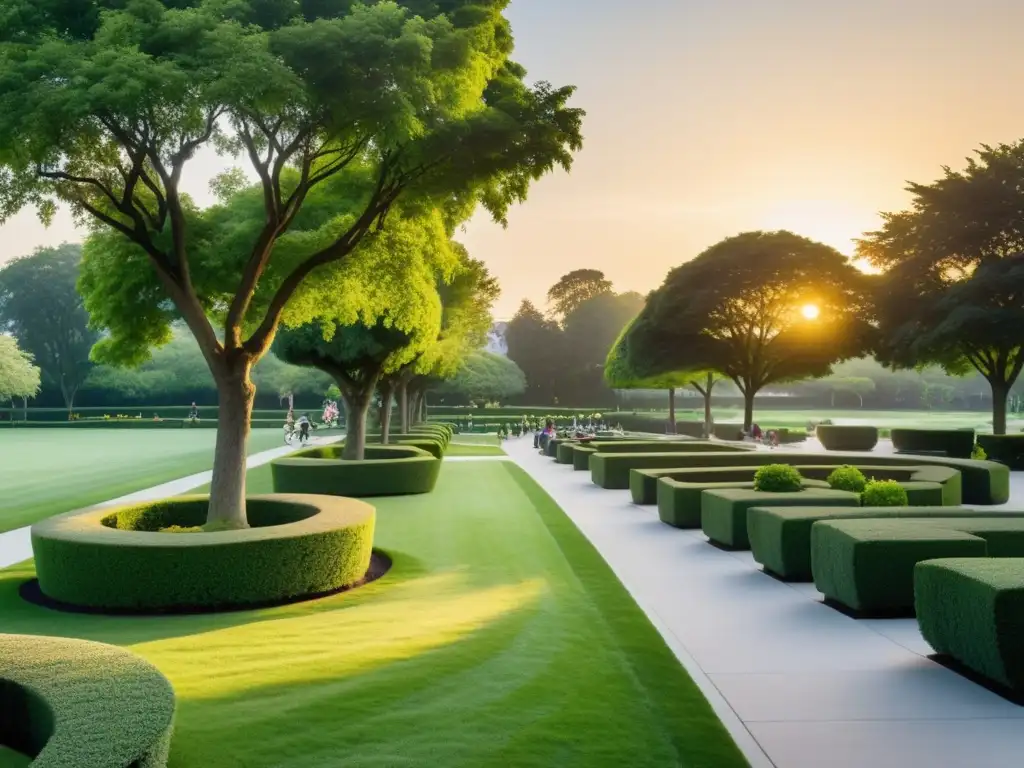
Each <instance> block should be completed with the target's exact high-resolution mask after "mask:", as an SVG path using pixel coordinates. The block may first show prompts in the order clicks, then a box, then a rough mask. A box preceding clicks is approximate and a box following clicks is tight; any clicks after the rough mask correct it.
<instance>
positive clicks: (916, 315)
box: [858, 142, 1024, 434]
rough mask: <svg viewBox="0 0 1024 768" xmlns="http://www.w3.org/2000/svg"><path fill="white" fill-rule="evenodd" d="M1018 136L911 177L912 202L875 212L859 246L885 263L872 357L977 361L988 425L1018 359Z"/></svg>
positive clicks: (1002, 410)
mask: <svg viewBox="0 0 1024 768" xmlns="http://www.w3.org/2000/svg"><path fill="white" fill-rule="evenodd" d="M1022 188H1024V142H1019V143H1017V144H1013V145H999V146H996V147H989V146H984V147H982V148H981V149H980V150H979V151H978V152H977V157H974V158H970V159H968V161H967V164H966V167H965V169H964V170H962V171H954V170H952V169H950V168H948V167H947V168H944V169H943V175H942V177H941V178H940V179H938V180H937V181H935V182H933V183H932V184H929V185H922V184H911V185H910V186H909V187H908V191H909V192H910V193H911V194H912V195H913V199H912V204H911V207H910V208H909V209H908V210H905V211H901V212H898V213H889V214H884V215H883V226H882V228H881V229H879V230H878V231H875V232H869V233H867V234H866V235H865V236H864V238H863V240H861V241H860V242H859V243H858V253H859V255H861V256H862V257H864V258H866V259H867V260H869V261H870V262H871V263H872V264H873V265H874V266H876V267H878V268H880V269H882V270H884V275H883V278H882V280H881V285H880V287H879V289H878V292H877V301H876V305H877V316H878V322H879V331H880V333H879V336H880V340H879V345H878V359H879V360H880V361H882V362H883V363H885V364H886V365H889V366H891V367H893V368H916V367H920V366H922V365H927V364H937V365H940V366H942V368H943V369H945V370H946V371H947V372H949V373H952V374H955V375H961V374H964V373H966V372H968V371H970V370H972V369H974V370H977V371H978V372H979V373H981V374H982V376H984V377H985V379H986V380H987V381H988V383H989V385H990V386H991V388H992V400H993V430H994V431H995V432H996V433H997V434H1002V433H1003V432H1005V430H1006V400H1007V395H1008V394H1009V392H1010V389H1011V388H1012V386H1013V384H1014V382H1015V381H1016V380H1017V378H1018V377H1019V375H1020V373H1021V369H1022V367H1024V330H1022V328H1024V325H1022V322H1024V308H1022V306H1024V305H1022V297H1024V269H1022V263H1024V261H1022V259H1024V256H1022V255H1021V254H1022V253H1024V220H1022V219H1021V217H1020V190H1021V189H1022Z"/></svg>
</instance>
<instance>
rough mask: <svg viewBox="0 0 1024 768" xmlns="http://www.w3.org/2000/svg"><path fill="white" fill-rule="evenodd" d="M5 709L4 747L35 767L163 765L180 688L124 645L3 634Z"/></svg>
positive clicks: (0, 699) (0, 686)
mask: <svg viewBox="0 0 1024 768" xmlns="http://www.w3.org/2000/svg"><path fill="white" fill-rule="evenodd" d="M0 712H2V713H3V721H2V722H0V743H2V744H5V745H7V746H10V747H11V748H13V749H16V750H17V751H18V752H21V753H22V754H25V755H28V756H29V757H33V758H35V759H34V760H33V761H32V766H33V768H68V767H69V766H82V767H83V768H85V766H89V767H90V768H115V766H133V767H134V768H163V767H164V766H166V765H167V756H168V751H169V749H170V742H171V731H172V729H173V724H174V691H173V689H172V688H171V684H170V683H169V682H168V681H167V678H165V677H164V676H163V675H162V674H160V672H159V671H158V670H157V669H156V667H154V666H153V665H151V664H150V663H149V662H147V661H144V660H143V659H141V658H139V657H138V656H136V655H135V654H133V653H130V652H129V651H126V650H124V649H123V648H118V647H116V646H112V645H105V644H102V643H94V642H89V641H86V640H75V639H69V638H64V637H41V636H29V635H4V634H0Z"/></svg>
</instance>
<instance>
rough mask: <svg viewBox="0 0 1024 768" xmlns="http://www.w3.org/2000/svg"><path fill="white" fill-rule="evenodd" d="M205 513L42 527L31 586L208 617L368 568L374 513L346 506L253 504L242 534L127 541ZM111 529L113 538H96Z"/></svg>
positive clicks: (79, 599) (157, 506) (97, 603)
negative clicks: (139, 533)
mask: <svg viewBox="0 0 1024 768" xmlns="http://www.w3.org/2000/svg"><path fill="white" fill-rule="evenodd" d="M208 506H209V500H208V499H207V498H205V497H203V498H200V497H187V496H186V497H179V498H176V499H169V500H164V501H159V502H155V503H153V504H144V505H139V506H136V507H129V508H124V509H120V510H115V511H113V512H110V511H103V510H101V511H98V512H86V513H83V514H81V515H77V516H76V517H75V518H74V519H73V521H72V522H70V523H68V522H67V521H64V522H62V523H59V524H58V523H56V522H53V523H51V522H49V521H44V522H43V523H40V524H38V525H37V527H36V529H35V530H36V535H35V537H34V540H33V550H34V553H35V562H36V569H37V572H38V576H39V586H40V588H41V589H42V591H43V593H44V594H46V595H47V596H49V597H52V598H53V599H55V600H60V601H62V602H66V603H71V604H73V605H80V606H90V607H97V608H107V609H129V610H142V611H174V610H182V609H186V610H187V609H190V608H202V609H215V608H223V607H227V606H242V605H258V604H266V603H274V602H282V601H287V600H291V599H295V598H299V597H302V596H306V595H315V594H320V593H324V592H330V591H333V590H336V589H340V588H341V587H344V586H348V585H351V584H355V583H357V582H358V581H360V580H361V579H362V578H363V576H364V575H365V574H366V570H367V568H368V567H369V564H370V553H371V550H372V548H373V528H374V519H375V515H374V510H373V508H372V507H370V506H368V505H366V504H362V503H360V502H357V501H354V500H351V499H348V500H346V499H315V500H306V501H304V502H303V503H301V504H299V503H294V502H285V501H281V500H278V499H274V498H273V497H254V498H252V499H250V500H249V505H248V513H249V522H250V524H251V525H252V528H251V529H247V530H233V531H231V530H227V531H220V532H217V533H212V532H204V533H197V534H194V535H190V536H184V537H182V539H181V541H180V543H179V544H173V543H172V542H174V541H176V539H175V537H172V536H167V537H160V542H159V544H155V543H154V541H153V539H152V537H145V536H133V535H131V532H132V531H159V530H161V529H164V528H168V527H171V526H181V527H183V528H189V527H192V526H195V525H198V524H201V523H202V522H203V521H204V520H205V518H206V509H207V507H208ZM112 526H116V527H117V528H118V529H119V530H118V531H117V532H116V533H115V532H113V531H106V529H107V528H110V527H112ZM72 529H73V530H72ZM103 531H106V535H99V534H100V533H102V532H103ZM278 532H279V533H278ZM183 571H185V572H187V573H188V574H189V577H188V578H187V579H183V578H181V577H180V574H181V573H182V572H183Z"/></svg>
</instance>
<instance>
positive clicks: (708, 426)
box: [704, 373, 715, 437]
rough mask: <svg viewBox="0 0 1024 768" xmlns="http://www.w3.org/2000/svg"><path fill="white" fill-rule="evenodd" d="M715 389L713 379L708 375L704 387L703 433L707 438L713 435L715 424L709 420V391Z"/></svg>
mask: <svg viewBox="0 0 1024 768" xmlns="http://www.w3.org/2000/svg"><path fill="white" fill-rule="evenodd" d="M714 388H715V377H714V376H713V375H712V374H710V373H709V374H708V382H707V385H706V386H705V387H704V431H705V432H707V436H708V437H711V436H712V435H713V434H715V424H714V422H713V421H712V419H711V391H712V390H713V389H714Z"/></svg>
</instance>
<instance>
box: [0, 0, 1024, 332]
mask: <svg viewBox="0 0 1024 768" xmlns="http://www.w3.org/2000/svg"><path fill="white" fill-rule="evenodd" d="M843 5H844V6H845V7H834V6H832V7H828V6H826V5H824V4H820V3H816V2H812V1H811V0H780V2H777V3H773V4H765V3H758V2H755V0H718V1H717V2H713V3H712V2H679V1H676V0H646V2H637V3H632V4H630V5H629V6H623V5H622V4H620V3H613V2H610V1H607V0H590V1H589V2H586V1H585V0H559V2H558V3H557V4H554V3H541V2H537V0H513V3H512V5H511V8H510V10H509V16H510V18H511V20H512V24H513V29H514V31H515V35H516V41H517V54H516V58H517V59H518V60H519V61H520V62H521V63H523V64H524V65H525V66H526V67H527V68H528V69H529V71H530V75H531V77H532V78H534V79H544V80H550V81H551V82H553V83H555V84H557V85H562V84H566V83H572V84H575V85H577V86H578V87H579V92H578V94H577V97H576V101H575V103H576V105H578V106H580V107H583V108H584V109H586V110H587V112H588V117H587V120H586V123H585V125H584V132H585V135H586V146H585V149H584V150H583V152H582V153H580V155H579V156H578V158H577V161H576V165H575V167H574V169H573V172H572V174H571V175H566V174H564V173H561V172H558V173H555V174H553V175H551V176H549V177H547V178H545V179H544V180H542V181H541V182H539V183H537V184H536V185H535V186H534V188H533V190H532V192H531V195H530V199H529V201H528V202H527V203H526V204H525V205H522V206H519V207H517V208H515V209H514V210H513V211H512V213H511V215H510V217H509V228H508V229H507V230H502V229H501V227H499V226H497V225H495V224H493V223H492V222H490V221H489V220H487V218H486V217H484V216H478V217H477V218H476V219H474V220H473V221H472V222H470V224H469V225H468V226H467V228H466V231H465V232H463V233H460V234H459V239H461V240H462V241H463V242H465V243H466V245H467V246H468V247H469V249H470V252H471V253H472V254H473V255H474V256H475V257H477V258H480V259H483V260H484V261H485V262H486V263H487V264H488V266H489V267H490V269H491V271H492V273H493V274H495V275H496V276H497V277H498V279H499V280H500V282H501V286H502V289H503V293H502V297H501V300H500V302H499V304H498V306H497V307H496V311H495V316H496V317H497V318H500V319H507V318H508V317H510V316H511V314H512V313H513V312H514V311H515V309H516V307H517V306H518V305H519V303H520V301H521V300H522V299H523V298H529V299H531V300H533V301H534V303H536V304H538V305H543V303H544V294H545V293H546V291H547V288H548V287H549V286H550V285H551V284H552V283H554V282H555V281H556V280H557V279H558V278H559V277H560V276H561V275H562V274H564V273H566V272H568V271H570V270H572V269H577V268H581V267H590V268H595V269H600V270H603V271H604V272H605V273H606V274H607V276H608V277H609V279H611V280H612V281H613V282H614V284H615V286H616V288H617V289H618V290H621V291H626V290H636V291H641V292H646V291H648V290H650V289H651V288H653V287H656V286H657V285H659V284H660V283H661V281H662V279H663V277H664V275H665V273H666V272H667V270H668V269H669V268H671V267H673V266H675V265H677V264H679V263H681V262H682V261H685V260H687V259H689V258H692V257H693V256H695V255H696V254H697V253H699V252H700V251H701V250H703V249H704V248H706V247H707V246H709V245H711V244H713V243H714V242H716V241H718V240H720V239H721V238H723V237H727V236H729V235H732V234H735V233H737V232H740V231H744V230H752V229H791V230H793V231H794V232H797V233H799V234H802V235H805V236H808V237H811V238H814V239H818V240H821V241H823V242H826V243H828V244H830V245H833V246H835V247H837V248H839V249H840V250H842V251H843V252H846V253H850V252H851V251H852V243H851V240H852V238H854V237H856V236H858V235H859V234H860V233H862V232H863V231H865V230H868V229H871V228H873V227H875V226H876V225H877V223H878V217H877V213H878V211H882V210H893V209H899V208H902V207H903V206H904V205H905V204H906V203H907V200H908V197H907V194H906V193H905V191H904V186H905V183H906V181H908V180H914V181H921V182H927V181H931V180H933V179H935V178H936V177H937V176H938V175H939V174H940V173H941V167H942V166H943V165H950V166H953V167H954V168H956V167H960V166H961V165H962V164H963V162H964V158H965V157H966V156H967V155H969V154H970V153H971V152H972V151H973V150H974V149H976V148H977V147H978V146H979V145H981V144H996V143H1000V142H1012V141H1016V140H1017V139H1020V138H1024V103H1022V98H1021V97H1019V96H1017V95H1016V88H1015V86H1016V84H1017V83H1018V82H1020V81H1021V80H1022V79H1024V78H1022V76H1024V57H1021V56H1020V55H1019V54H1018V53H1017V50H1016V40H1015V35H1016V29H1018V28H1019V27H1020V25H1021V24H1024V4H1018V3H1015V2H1012V1H1011V0H977V2H974V3H971V4H969V5H968V4H966V3H957V2H952V0H948V1H947V2H941V0H940V1H939V2H926V1H925V0H904V1H903V2H901V3H900V4H899V7H895V8H894V7H892V6H893V5H894V4H892V3H887V2H883V0H864V1H863V2H860V3H857V4H843ZM223 165H224V161H223V160H221V159H219V158H217V157H216V156H215V155H213V154H212V153H205V154H202V155H200V156H198V157H197V158H196V159H195V160H193V162H192V164H191V166H192V167H191V168H190V173H189V178H188V182H189V183H188V186H189V188H190V191H191V192H192V193H193V194H195V195H196V196H197V198H198V199H200V200H201V201H202V200H207V201H208V200H209V196H208V194H207V192H206V182H207V180H208V179H209V178H210V177H211V176H213V175H214V174H216V173H217V172H219V171H220V170H221V168H222V167H223ZM80 239H81V234H80V233H79V232H77V231H76V230H75V229H74V227H73V225H72V223H71V221H70V219H69V217H68V216H67V215H61V216H60V217H59V218H58V221H57V222H56V223H55V224H54V226H52V227H51V228H50V229H49V230H47V229H44V228H43V227H42V225H41V224H39V223H38V221H37V220H36V219H35V216H34V213H33V212H28V211H27V212H24V213H22V214H21V215H19V216H18V217H16V218H15V219H14V220H12V221H11V222H8V223H7V224H6V225H4V226H2V227H0V242H2V243H3V245H4V247H3V249H2V253H0V260H3V259H6V258H12V257H15V256H19V255H22V254H25V253H29V252H31V251H32V250H33V249H35V248H36V247H38V246H41V245H55V244H58V243H60V242H63V241H66V240H71V241H74V240H80Z"/></svg>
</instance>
